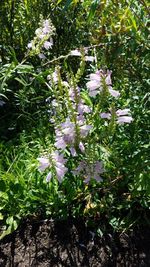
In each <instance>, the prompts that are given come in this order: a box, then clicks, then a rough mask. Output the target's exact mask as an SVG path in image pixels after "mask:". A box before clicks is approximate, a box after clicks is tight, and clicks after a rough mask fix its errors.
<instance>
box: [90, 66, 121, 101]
mask: <svg viewBox="0 0 150 267" xmlns="http://www.w3.org/2000/svg"><path fill="white" fill-rule="evenodd" d="M86 86H87V88H88V90H89V95H90V96H92V97H95V96H96V95H97V94H99V93H100V92H101V91H102V90H105V89H107V90H108V92H109V93H110V94H111V95H112V96H113V97H116V98H117V97H119V96H120V93H119V92H118V91H116V90H113V89H112V81H111V71H109V70H108V71H107V72H104V71H103V70H97V71H96V72H95V73H91V74H90V81H89V82H87V84H86Z"/></svg>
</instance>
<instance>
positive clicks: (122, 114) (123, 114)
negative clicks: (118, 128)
mask: <svg viewBox="0 0 150 267" xmlns="http://www.w3.org/2000/svg"><path fill="white" fill-rule="evenodd" d="M115 114H116V119H117V121H116V122H117V123H118V124H124V123H131V122H132V121H133V118H132V116H131V115H130V109H129V108H126V109H118V110H117V111H116V112H115ZM100 117H101V118H102V119H109V120H110V119H111V113H109V112H108V113H105V112H103V113H101V114H100Z"/></svg>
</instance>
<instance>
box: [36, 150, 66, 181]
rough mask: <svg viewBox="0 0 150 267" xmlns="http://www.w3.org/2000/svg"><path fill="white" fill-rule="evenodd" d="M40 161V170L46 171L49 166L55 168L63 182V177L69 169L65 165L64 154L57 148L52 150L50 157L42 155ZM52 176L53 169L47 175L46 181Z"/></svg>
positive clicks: (59, 179)
mask: <svg viewBox="0 0 150 267" xmlns="http://www.w3.org/2000/svg"><path fill="white" fill-rule="evenodd" d="M38 161H39V163H40V166H39V171H40V172H44V171H45V170H46V169H47V168H48V167H50V168H51V169H54V172H55V174H56V176H57V178H58V181H59V182H61V181H62V178H63V177H64V175H65V174H66V172H67V171H68V169H67V168H66V167H65V165H64V164H65V163H66V159H65V158H64V156H63V154H61V153H59V152H58V151H57V150H56V151H54V152H52V153H51V154H50V155H49V158H45V157H41V158H38ZM51 178H52V171H50V172H49V173H48V175H47V177H46V181H47V182H49V181H50V180H51Z"/></svg>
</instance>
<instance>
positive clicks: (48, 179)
mask: <svg viewBox="0 0 150 267" xmlns="http://www.w3.org/2000/svg"><path fill="white" fill-rule="evenodd" d="M51 178H52V173H51V172H49V173H48V174H47V176H46V182H50V180H51Z"/></svg>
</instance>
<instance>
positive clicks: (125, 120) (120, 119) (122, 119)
mask: <svg viewBox="0 0 150 267" xmlns="http://www.w3.org/2000/svg"><path fill="white" fill-rule="evenodd" d="M132 121H133V118H132V117H131V116H121V117H118V119H117V123H118V124H124V123H131V122H132Z"/></svg>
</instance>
